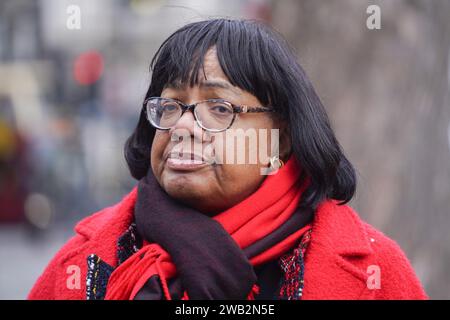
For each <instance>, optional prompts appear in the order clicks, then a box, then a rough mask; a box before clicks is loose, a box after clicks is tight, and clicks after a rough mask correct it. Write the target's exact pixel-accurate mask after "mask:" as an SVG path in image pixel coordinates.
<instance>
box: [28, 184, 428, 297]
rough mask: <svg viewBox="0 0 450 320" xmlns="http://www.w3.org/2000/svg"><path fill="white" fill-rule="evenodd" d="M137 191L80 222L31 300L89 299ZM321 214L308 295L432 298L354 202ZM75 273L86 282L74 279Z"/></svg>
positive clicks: (308, 265) (112, 257)
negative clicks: (91, 282)
mask: <svg viewBox="0 0 450 320" xmlns="http://www.w3.org/2000/svg"><path fill="white" fill-rule="evenodd" d="M136 190H137V189H136V188H135V189H134V190H133V191H132V192H131V193H129V194H128V195H127V196H125V197H124V199H123V200H122V201H121V202H120V203H118V204H116V205H114V206H112V207H108V208H105V209H103V210H101V211H99V212H97V213H95V214H93V215H91V216H89V217H87V218H86V219H84V220H82V221H81V222H80V223H78V224H77V226H76V227H75V231H76V233H77V234H76V235H75V236H74V237H73V238H71V239H70V240H69V241H68V242H67V243H66V244H65V245H64V246H63V247H62V248H61V249H60V251H59V252H58V253H57V254H56V256H55V257H54V258H53V259H52V261H51V262H50V263H49V265H48V266H47V268H46V269H45V271H44V273H43V274H42V275H41V276H40V278H39V279H38V280H37V282H36V284H35V285H34V287H33V288H32V290H31V292H30V294H29V296H28V298H29V299H85V298H86V281H85V279H86V273H87V264H86V258H87V256H88V255H90V254H92V253H95V254H97V255H98V256H99V257H101V258H102V259H103V260H104V261H105V262H107V263H108V264H110V265H112V266H116V265H117V257H116V249H117V248H116V243H117V239H118V237H119V236H120V235H121V234H123V233H124V231H125V230H126V229H127V228H128V226H129V225H130V223H131V221H132V218H133V208H134V204H135V201H136V195H137V192H136ZM318 212H320V213H318V214H316V216H315V218H314V222H313V229H312V234H311V242H310V244H309V247H308V251H307V253H306V260H305V274H304V283H305V284H304V290H303V296H302V299H427V296H426V293H425V292H424V290H423V288H422V286H421V284H420V282H419V280H418V279H417V276H416V275H415V273H414V270H413V269H412V267H411V265H410V263H409V261H408V259H407V258H406V256H405V254H404V253H403V252H402V250H401V249H400V247H399V246H398V245H397V244H396V243H395V242H394V241H393V240H391V239H389V238H388V237H386V236H385V235H384V234H382V233H381V232H379V231H377V230H375V229H374V228H373V227H371V226H370V225H368V224H367V223H365V222H363V221H362V220H361V219H360V218H359V217H358V215H357V214H356V213H355V212H354V211H353V209H351V208H350V207H349V206H345V205H344V206H338V205H336V203H335V201H327V202H324V203H323V204H322V210H319V211H318ZM374 270H375V274H374V273H373V272H374ZM378 271H379V273H377V272H378ZM377 274H379V278H378V279H379V281H378V282H377V281H376V280H374V279H375V278H374V277H376V276H377ZM74 276H79V280H80V281H78V282H76V281H75V282H74ZM377 283H378V285H377Z"/></svg>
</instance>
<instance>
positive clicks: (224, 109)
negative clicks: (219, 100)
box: [210, 104, 233, 115]
mask: <svg viewBox="0 0 450 320" xmlns="http://www.w3.org/2000/svg"><path fill="white" fill-rule="evenodd" d="M210 110H211V111H212V112H214V113H216V114H220V115H229V114H231V113H233V112H232V110H231V109H230V107H228V106H225V105H220V104H219V105H214V106H212V107H211V108H210Z"/></svg>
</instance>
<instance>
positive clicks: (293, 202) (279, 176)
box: [105, 155, 310, 300]
mask: <svg viewBox="0 0 450 320" xmlns="http://www.w3.org/2000/svg"><path fill="white" fill-rule="evenodd" d="M300 174H301V169H300V166H299V164H298V162H297V160H296V159H295V157H294V156H293V155H292V156H291V158H290V159H289V160H288V161H287V163H286V164H285V165H284V166H283V167H282V168H280V169H279V170H278V172H276V173H275V174H273V175H269V176H268V177H267V178H266V179H265V180H264V181H263V183H262V184H261V186H260V187H259V188H258V190H256V192H254V193H253V194H251V195H250V196H249V197H247V198H246V199H244V200H243V201H241V202H240V203H238V204H236V205H235V206H233V207H231V208H229V209H227V210H226V211H224V212H222V213H220V214H218V215H216V216H214V217H212V218H211V219H214V220H216V221H217V222H219V223H220V224H221V225H222V227H223V228H224V229H225V230H226V231H227V232H228V234H229V235H230V236H231V237H232V238H233V239H234V241H235V242H236V243H237V244H238V245H239V247H240V248H241V249H244V248H247V247H248V246H250V245H252V244H254V243H255V242H256V241H259V240H261V239H262V238H264V237H266V236H267V235H269V234H271V233H272V232H274V231H275V230H277V229H278V228H279V227H280V226H281V225H282V224H283V223H284V222H286V221H287V220H288V219H289V218H290V217H291V216H292V214H293V213H294V212H295V211H296V209H297V207H298V204H299V201H300V198H301V195H302V192H303V191H304V190H305V188H306V186H307V185H308V182H309V180H308V179H306V180H304V182H303V183H302V181H301V179H300ZM309 228H310V226H309V225H307V226H305V227H302V228H301V229H298V230H296V231H295V232H293V233H291V234H290V235H289V236H287V237H286V238H284V239H283V240H281V241H279V242H278V243H276V244H275V245H273V246H271V247H270V248H267V249H266V250H264V251H263V252H260V253H259V254H257V255H255V256H254V257H252V258H251V259H250V262H251V264H252V265H253V266H257V265H259V264H263V263H265V262H268V261H271V260H273V259H276V258H278V257H280V256H281V255H282V254H283V253H285V252H286V251H288V250H289V249H291V248H292V247H293V246H294V245H295V244H296V243H297V242H298V240H299V239H300V237H301V236H302V235H303V234H304V232H305V231H307V230H308V229H309ZM153 275H159V278H160V280H161V281H160V282H161V285H162V289H163V293H164V296H165V298H166V299H168V300H171V299H172V297H171V295H170V292H169V288H168V282H167V281H168V279H170V278H172V277H176V276H177V271H176V266H175V264H174V263H173V262H172V260H171V257H170V255H169V253H168V252H166V251H165V250H164V249H163V248H162V247H161V246H160V245H158V244H157V243H144V246H143V247H142V248H141V249H140V250H139V251H138V252H136V253H135V254H134V255H132V256H131V257H130V258H128V259H127V260H126V261H124V262H123V263H122V264H120V265H119V266H118V267H117V268H116V269H115V270H114V272H113V273H112V274H111V277H110V278H109V281H108V286H107V291H106V297H105V299H106V300H126V299H134V297H135V296H136V294H137V293H138V291H139V290H140V289H141V288H142V287H143V286H144V285H145V283H146V282H147V280H148V279H149V278H150V277H152V276H153ZM258 290H259V288H258V286H257V285H254V286H253V288H252V290H251V292H250V293H249V294H248V297H247V298H248V299H253V298H254V296H255V294H258ZM188 298H189V297H188V295H187V292H186V291H185V292H184V296H183V298H182V299H188Z"/></svg>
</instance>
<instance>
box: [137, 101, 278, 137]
mask: <svg viewBox="0 0 450 320" xmlns="http://www.w3.org/2000/svg"><path fill="white" fill-rule="evenodd" d="M152 99H158V100H160V101H161V100H163V101H172V102H176V103H177V104H179V105H180V107H181V115H180V118H179V119H181V117H182V116H183V114H184V113H185V112H186V111H188V110H192V114H193V115H194V119H195V122H196V123H197V124H198V126H199V127H200V128H202V129H203V130H206V131H209V132H222V131H225V130H227V129H229V128H231V126H232V125H233V123H234V121H235V119H236V115H237V114H239V113H260V112H275V109H274V108H272V107H263V106H255V107H251V106H247V105H236V104H233V103H231V102H229V101H227V100H225V99H206V100H201V101H198V102H196V103H193V104H185V103H183V102H181V101H179V100H177V99H172V98H162V97H149V98H147V99H145V100H144V102H143V110H144V112H145V114H146V118H147V120H148V121H149V122H150V124H151V125H152V126H153V127H155V128H156V129H159V130H170V129H171V128H172V127H173V126H172V127H169V128H166V127H160V126H158V125H156V124H155V123H153V122H152V120H151V117H150V116H149V114H148V113H147V104H148V102H149V101H150V100H152ZM204 102H221V103H225V104H228V105H229V106H230V107H231V108H232V110H233V118H232V120H231V123H230V124H229V126H228V127H226V128H225V129H208V128H205V127H204V126H203V125H202V124H201V122H200V121H199V119H198V117H197V114H196V113H195V107H196V106H197V105H198V104H200V103H204ZM179 119H178V120H179ZM178 120H177V121H178Z"/></svg>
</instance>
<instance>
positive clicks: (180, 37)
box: [125, 18, 356, 209]
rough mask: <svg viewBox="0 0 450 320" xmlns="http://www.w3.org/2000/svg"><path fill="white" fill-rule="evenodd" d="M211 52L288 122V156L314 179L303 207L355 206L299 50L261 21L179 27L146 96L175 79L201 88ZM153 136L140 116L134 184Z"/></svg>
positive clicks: (349, 171)
mask: <svg viewBox="0 0 450 320" xmlns="http://www.w3.org/2000/svg"><path fill="white" fill-rule="evenodd" d="M213 46H215V47H216V51H217V57H218V60H219V63H220V66H221V68H222V69H223V72H224V73H225V75H226V76H227V78H228V80H229V81H230V83H231V84H233V85H235V86H237V87H239V88H241V89H242V90H245V91H248V92H250V93H251V94H253V95H254V96H256V97H257V98H258V99H259V101H260V102H261V103H263V104H264V105H270V106H273V107H274V108H276V112H277V113H278V114H279V115H280V116H281V118H282V119H285V120H286V121H287V124H288V126H289V129H290V135H291V141H292V149H291V150H292V152H293V153H294V155H295V157H296V158H297V160H298V161H299V163H300V165H301V166H302V168H303V169H304V170H305V173H306V174H307V175H308V176H309V177H310V178H311V184H310V186H309V187H308V188H307V190H305V193H304V194H303V197H302V200H301V206H304V207H307V208H312V209H315V208H317V205H318V204H319V203H320V202H322V201H323V200H324V199H327V198H331V199H336V200H339V201H340V202H339V203H340V204H344V203H347V202H348V201H350V200H351V198H352V197H353V195H354V193H355V189H356V174H355V170H354V168H353V166H352V164H351V163H350V162H349V161H348V160H347V158H346V157H345V155H344V154H343V152H342V148H341V146H340V145H339V143H338V141H337V139H336V137H335V135H334V133H333V130H332V128H331V125H330V122H329V119H328V116H327V114H326V111H325V108H324V106H323V104H322V102H321V101H320V99H319V97H318V95H317V94H316V92H315V90H314V88H313V86H312V84H311V82H310V81H309V79H308V77H307V76H306V74H305V71H304V70H303V68H302V67H301V66H300V64H299V63H298V61H297V58H296V55H295V54H294V51H293V50H292V48H291V47H290V46H289V45H288V44H287V42H286V41H285V40H284V38H283V37H282V36H281V35H280V34H279V33H278V32H276V31H275V30H274V29H272V28H271V27H269V26H267V25H265V24H264V23H262V22H258V21H253V20H238V19H236V20H234V19H223V18H219V19H210V20H205V21H200V22H194V23H190V24H188V25H185V26H183V27H181V28H180V29H178V30H177V31H175V32H174V33H173V34H172V35H170V36H169V38H167V39H166V40H165V41H164V42H163V43H162V45H161V46H160V48H159V49H158V51H157V52H156V54H155V56H154V57H153V59H152V61H151V64H150V71H151V72H152V77H151V82H150V86H149V88H148V90H147V93H146V98H147V97H150V96H160V95H161V92H162V90H163V88H164V86H165V85H167V84H172V83H174V82H177V81H181V83H185V84H189V85H191V86H193V85H195V84H197V83H198V81H199V79H198V71H199V70H200V69H201V68H202V66H203V60H204V56H205V54H206V52H207V51H208V49H210V48H211V47H213ZM154 134H155V129H154V128H153V127H152V126H151V125H150V124H149V123H148V121H147V119H146V117H145V113H144V111H143V110H142V111H141V114H140V118H139V121H138V124H137V127H136V129H135V130H134V132H133V134H132V135H131V136H130V137H129V138H128V140H127V141H126V143H125V159H126V161H127V163H128V167H129V169H130V172H131V175H132V176H133V177H134V178H135V179H138V180H139V179H141V178H142V177H143V176H145V175H146V173H147V170H149V168H150V151H151V143H152V141H153V137H154Z"/></svg>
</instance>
